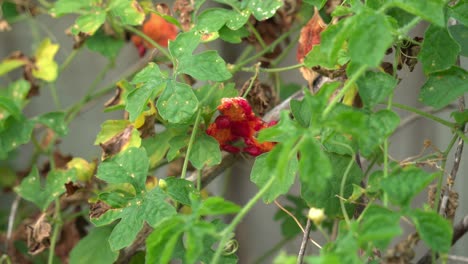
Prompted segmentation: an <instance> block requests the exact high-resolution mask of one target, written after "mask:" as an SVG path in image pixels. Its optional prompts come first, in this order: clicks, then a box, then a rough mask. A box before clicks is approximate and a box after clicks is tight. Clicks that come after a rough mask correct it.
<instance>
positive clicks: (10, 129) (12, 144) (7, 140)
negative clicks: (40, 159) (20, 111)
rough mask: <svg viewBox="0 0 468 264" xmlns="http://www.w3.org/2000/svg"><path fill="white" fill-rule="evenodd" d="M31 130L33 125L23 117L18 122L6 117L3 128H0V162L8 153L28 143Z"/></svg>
mask: <svg viewBox="0 0 468 264" xmlns="http://www.w3.org/2000/svg"><path fill="white" fill-rule="evenodd" d="M33 129H34V123H33V122H32V121H30V120H27V119H25V118H24V117H22V118H21V119H20V120H17V119H15V118H13V117H11V116H10V117H8V118H7V119H6V120H5V122H4V123H3V128H1V127H0V160H1V159H5V158H6V157H7V154H8V152H10V151H12V150H14V149H16V148H17V147H19V146H20V145H23V144H26V143H28V142H29V140H30V138H31V134H32V131H33Z"/></svg>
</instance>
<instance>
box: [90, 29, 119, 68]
mask: <svg viewBox="0 0 468 264" xmlns="http://www.w3.org/2000/svg"><path fill="white" fill-rule="evenodd" d="M85 45H86V47H87V48H88V49H89V50H92V51H95V52H98V53H100V54H101V55H102V56H104V57H106V58H108V59H109V60H111V61H114V60H115V59H116V58H117V56H118V55H119V52H120V50H121V49H122V47H123V45H124V41H123V40H122V39H117V38H113V37H111V36H108V35H106V34H105V33H104V32H103V31H102V30H98V31H97V32H96V33H95V34H94V35H92V36H91V37H89V38H87V39H86V42H85Z"/></svg>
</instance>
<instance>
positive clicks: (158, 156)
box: [142, 129, 174, 168]
mask: <svg viewBox="0 0 468 264" xmlns="http://www.w3.org/2000/svg"><path fill="white" fill-rule="evenodd" d="M172 137H174V133H173V132H172V131H171V130H169V129H166V130H164V131H163V132H161V133H157V134H156V135H154V136H153V137H149V138H145V139H143V141H142V146H143V147H144V148H145V149H146V152H147V153H148V158H149V162H150V168H154V167H155V166H156V165H157V164H160V163H161V162H162V161H163V159H164V156H165V155H166V153H167V151H168V150H169V140H170V139H171V138H172Z"/></svg>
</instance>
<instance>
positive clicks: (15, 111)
mask: <svg viewBox="0 0 468 264" xmlns="http://www.w3.org/2000/svg"><path fill="white" fill-rule="evenodd" d="M1 110H5V111H6V113H4V112H3V111H1ZM8 114H10V115H12V116H13V117H14V118H15V119H21V118H22V117H23V116H22V113H21V109H19V108H18V106H17V105H16V103H15V101H13V100H12V99H10V98H7V97H4V96H0V120H2V119H6V117H7V116H8Z"/></svg>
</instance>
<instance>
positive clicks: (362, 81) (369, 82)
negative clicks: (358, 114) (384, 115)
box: [356, 71, 398, 109]
mask: <svg viewBox="0 0 468 264" xmlns="http://www.w3.org/2000/svg"><path fill="white" fill-rule="evenodd" d="M397 82H398V81H397V80H396V79H395V78H393V77H392V76H391V75H388V74H386V73H383V72H373V71H368V72H366V73H365V74H364V75H363V76H361V77H360V78H359V79H358V80H357V81H356V84H357V87H358V90H359V96H360V97H361V99H362V101H363V103H364V105H365V106H366V107H368V108H369V109H371V108H372V107H374V106H375V105H377V104H379V103H381V102H382V101H383V100H384V99H385V98H387V96H388V95H390V94H391V93H392V92H393V89H395V87H396V85H397Z"/></svg>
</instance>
